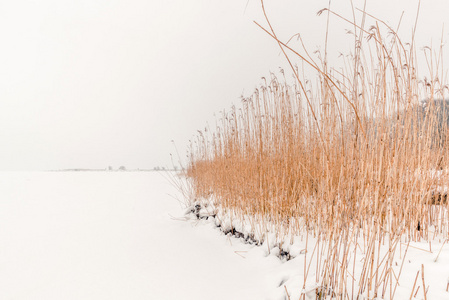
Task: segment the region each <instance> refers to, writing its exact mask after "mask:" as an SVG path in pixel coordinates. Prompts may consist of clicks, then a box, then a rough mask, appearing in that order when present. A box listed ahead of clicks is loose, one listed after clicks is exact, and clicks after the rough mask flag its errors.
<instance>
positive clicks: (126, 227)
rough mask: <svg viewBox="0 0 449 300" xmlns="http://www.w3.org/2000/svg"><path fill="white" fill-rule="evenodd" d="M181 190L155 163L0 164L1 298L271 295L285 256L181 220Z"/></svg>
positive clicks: (212, 297) (252, 297)
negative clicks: (87, 166)
mask: <svg viewBox="0 0 449 300" xmlns="http://www.w3.org/2000/svg"><path fill="white" fill-rule="evenodd" d="M177 193H178V192H177V191H176V189H175V188H174V187H173V186H171V185H170V183H169V182H168V181H167V180H166V178H164V177H163V176H162V175H161V174H159V173H153V172H3V173H0V299H58V300H60V299H184V300H186V299H265V298H267V297H268V298H269V297H270V294H269V293H270V292H273V289H274V290H276V288H277V286H276V279H275V278H274V279H273V276H276V271H277V268H279V266H280V265H281V264H280V261H279V259H277V258H276V257H269V258H266V257H263V256H261V255H259V256H258V255H248V254H249V253H250V252H251V249H252V247H251V246H249V245H244V244H243V243H241V242H240V241H238V240H236V239H234V238H228V237H226V236H224V235H222V234H220V233H219V232H218V231H217V230H214V229H213V227H212V226H208V224H205V223H198V224H196V223H195V222H192V221H183V220H182V217H183V212H184V210H183V209H182V207H181V206H180V204H179V203H178V201H177V200H176V199H175V198H176V197H177V196H180V195H176V194H177ZM239 251H242V252H239ZM245 251H249V252H245ZM244 257H246V258H244ZM272 284H274V285H275V286H274V287H273V286H271V285H272ZM267 293H268V294H267Z"/></svg>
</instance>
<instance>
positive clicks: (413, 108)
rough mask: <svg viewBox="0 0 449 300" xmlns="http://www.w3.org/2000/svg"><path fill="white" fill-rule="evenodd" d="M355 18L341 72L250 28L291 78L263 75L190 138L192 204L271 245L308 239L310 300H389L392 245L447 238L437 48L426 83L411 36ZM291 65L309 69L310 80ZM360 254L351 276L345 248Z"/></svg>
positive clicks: (442, 89)
mask: <svg viewBox="0 0 449 300" xmlns="http://www.w3.org/2000/svg"><path fill="white" fill-rule="evenodd" d="M328 13H330V14H334V15H336V16H337V17H339V18H341V19H343V20H344V21H347V20H346V19H344V18H343V17H341V16H339V15H338V14H335V13H333V12H332V11H328ZM361 14H362V15H363V16H364V19H365V18H366V19H368V20H371V21H372V22H373V24H374V25H373V26H371V27H369V28H364V27H363V26H362V25H360V24H354V23H352V25H353V26H354V28H356V31H355V33H354V37H355V38H354V51H353V53H352V54H351V55H350V56H349V58H346V57H343V61H344V68H343V69H342V70H336V69H333V68H331V67H329V66H328V62H327V61H326V59H325V58H322V59H313V58H312V57H311V56H309V55H308V52H307V50H306V49H303V50H302V52H304V53H305V54H300V53H299V51H296V50H294V49H292V48H291V47H290V46H289V45H287V43H284V42H282V41H280V40H279V39H278V38H277V36H276V33H275V31H274V30H273V28H272V27H271V24H270V23H269V19H268V17H267V24H268V26H267V27H266V28H265V27H262V26H260V25H259V26H260V27H261V28H262V30H264V31H265V32H266V33H267V34H268V36H270V37H271V38H273V39H274V41H275V42H277V43H278V44H279V47H280V48H281V50H282V52H283V53H284V55H285V57H286V59H287V61H288V62H289V63H290V65H291V67H292V69H291V71H292V73H293V75H294V79H295V81H294V82H293V83H292V84H288V83H287V80H286V79H285V77H284V76H283V75H284V74H281V76H278V77H276V76H275V75H274V74H271V76H270V78H267V79H265V84H263V85H262V86H260V87H259V88H257V89H256V90H255V92H254V93H253V94H252V95H251V96H249V97H248V98H245V99H242V104H241V107H239V108H237V107H232V108H231V109H230V111H228V112H226V113H223V115H222V116H221V118H220V119H219V120H217V126H216V128H215V129H214V130H210V129H206V130H205V131H203V132H199V134H198V136H197V139H196V140H195V141H194V142H193V143H192V145H191V150H190V154H189V158H190V162H189V166H188V169H187V175H188V176H189V178H190V180H191V182H192V186H193V191H194V194H195V197H197V198H205V199H213V201H214V202H215V205H216V206H217V207H220V208H221V209H222V211H223V212H225V213H226V212H228V213H229V212H232V215H233V216H234V218H236V219H241V220H243V219H247V218H248V216H249V218H250V219H251V220H252V221H250V223H251V224H252V227H251V228H253V230H254V231H256V227H261V228H265V227H266V226H268V224H269V226H272V227H273V228H274V232H275V233H276V235H277V240H278V241H279V243H282V241H283V240H284V239H285V238H286V237H287V236H291V235H301V234H304V233H305V234H306V238H307V237H309V236H310V238H311V239H313V240H314V243H315V246H314V248H312V249H313V251H312V253H310V254H308V255H309V256H308V257H307V259H306V258H305V261H306V263H305V266H306V265H307V266H308V268H310V265H314V268H315V274H316V279H314V280H315V281H316V282H318V283H319V284H318V286H317V289H316V295H317V298H319V299H324V298H325V297H335V296H338V297H344V298H353V297H355V296H357V295H362V294H364V295H365V294H366V295H367V296H368V297H370V298H371V297H374V296H379V297H382V298H384V297H387V296H389V297H390V298H391V299H392V298H393V297H394V293H395V290H396V286H397V281H398V277H397V275H398V274H395V275H393V271H392V264H393V257H394V253H395V251H396V249H397V248H398V247H401V245H402V243H407V242H409V241H420V240H425V241H430V240H431V239H432V238H433V237H434V236H436V235H440V236H443V237H444V238H448V232H449V223H448V216H447V208H448V204H447V202H446V201H445V199H446V198H445V197H446V196H445V195H444V186H445V182H447V179H448V172H447V170H448V168H447V167H448V159H449V158H448V150H449V147H448V146H449V144H448V143H449V141H448V140H447V138H446V131H447V126H448V124H447V118H448V116H447V114H448V109H447V108H445V107H446V106H445V105H444V103H445V102H442V101H438V100H436V99H443V98H444V96H445V90H446V89H447V86H446V85H445V84H444V79H445V77H444V76H443V71H442V70H443V68H442V64H441V51H440V52H433V51H432V50H427V53H431V59H432V61H431V62H429V73H430V78H427V79H426V80H425V81H423V80H420V77H419V75H418V71H417V51H416V47H415V45H414V43H413V41H412V42H411V43H408V44H405V43H403V42H402V41H401V40H400V39H399V37H398V35H397V34H396V32H395V30H393V29H392V28H391V27H389V26H387V25H386V24H385V23H384V22H382V21H380V20H378V19H377V18H375V17H373V16H371V15H369V14H367V13H366V12H363V11H362V12H361ZM348 22H349V21H348ZM439 50H440V49H439ZM323 56H324V57H325V55H323ZM293 62H299V63H300V64H303V65H305V66H306V67H305V68H306V69H307V68H308V69H311V70H313V71H314V72H315V74H316V82H313V83H311V82H310V81H308V80H307V79H306V78H305V77H304V76H303V75H301V74H303V72H302V71H303V70H300V69H298V68H297V67H296V66H295V65H294V64H293ZM423 99H427V102H426V105H425V106H423V105H422V104H421V103H420V100H423ZM442 120H443V121H442ZM437 204H438V205H437ZM430 229H432V230H430ZM262 238H263V236H262ZM381 245H387V249H388V251H386V252H382V251H381V250H380V249H381ZM357 248H359V249H361V250H357ZM362 249H363V252H364V253H365V254H366V256H365V261H364V263H363V268H362V269H360V270H356V269H355V262H354V261H353V260H354V257H355V256H354V255H355V254H351V253H354V252H356V251H362ZM351 255H352V256H351ZM351 257H353V258H352V259H351ZM304 273H305V274H307V273H308V269H306V267H305V270H304ZM348 275H350V276H349V277H348ZM399 276H400V274H399ZM305 277H307V276H306V275H305ZM347 278H352V279H351V280H350V281H349V283H348V281H347ZM305 281H306V279H305ZM351 281H352V283H350V282H351ZM355 283H357V284H355ZM304 285H305V282H304ZM304 297H305V295H304ZM304 299H305V298H304Z"/></svg>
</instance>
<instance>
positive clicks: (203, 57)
mask: <svg viewBox="0 0 449 300" xmlns="http://www.w3.org/2000/svg"><path fill="white" fill-rule="evenodd" d="M353 3H354V5H355V6H356V7H362V6H363V1H359V0H354V1H353ZM417 3H418V2H417V1H415V0H413V1H412V0H395V1H392V0H388V1H387V0H376V1H374V0H368V1H367V10H368V11H369V12H370V13H373V14H375V15H376V16H378V17H380V18H382V19H384V20H386V21H388V23H390V24H391V25H393V26H396V25H397V23H398V20H399V17H400V15H401V13H402V11H405V15H404V19H403V22H402V26H401V31H400V32H401V33H403V34H404V36H405V37H406V38H408V37H409V35H410V31H411V27H412V24H413V22H414V19H415V15H416V9H417ZM327 5H328V0H315V1H310V0H309V1H304V0H296V1H293V0H285V1H275V0H266V8H267V11H268V13H269V15H270V17H271V20H272V23H273V25H274V26H275V28H277V30H278V33H279V36H280V37H282V38H283V39H284V40H286V39H288V38H289V37H290V36H291V35H293V34H295V33H298V32H300V33H301V35H302V37H303V39H304V41H305V42H306V44H307V45H308V46H309V49H311V50H312V51H313V50H315V49H317V46H319V45H323V42H324V28H325V23H326V16H325V15H324V14H323V15H322V16H321V17H317V16H316V12H317V11H318V10H319V9H321V8H324V7H326V6H327ZM331 8H332V9H333V10H335V11H338V12H341V13H343V14H344V15H345V16H347V17H348V18H352V14H351V11H350V1H349V0H334V1H333V2H332V4H331ZM447 16H449V2H448V1H447V0H445V1H443V0H438V1H428V0H423V3H421V12H420V18H419V24H418V34H417V46H419V47H422V46H425V45H430V43H431V41H433V45H434V47H435V46H438V44H439V40H440V38H441V30H442V27H443V23H444V20H445V19H447ZM253 20H257V21H259V22H260V23H263V24H264V20H263V17H262V15H261V8H260V2H259V1H257V0H250V1H247V0H227V1H224V0H220V1H219V0H203V1H201V0H192V1H185V0H172V1H169V0H166V1H153V0H150V1H149V0H145V1H144V0H76V1H75V0H72V1H69V0H40V1H35V0H34V1H33V0H15V1H10V0H9V1H5V0H1V1H0V39H1V44H0V45H1V47H0V169H1V170H23V169H28V170H48V169H62V168H76V167H79V168H106V167H107V166H108V165H112V166H114V167H115V168H116V167H118V166H121V165H124V166H126V167H128V168H152V167H154V166H158V165H160V166H170V165H171V162H170V153H175V150H174V148H173V145H172V143H171V140H174V141H175V142H176V145H177V146H178V148H179V152H180V154H181V156H184V155H185V151H186V146H187V144H188V141H189V139H191V138H192V137H193V136H194V135H195V133H196V130H197V129H202V128H204V126H205V125H206V122H213V120H214V117H213V115H214V113H218V112H219V111H221V110H223V109H228V108H229V107H230V106H231V105H232V104H238V103H239V101H240V100H239V99H240V96H241V95H245V96H249V95H250V94H251V92H252V91H253V90H254V88H255V87H256V86H257V85H259V84H260V83H261V82H262V80H261V77H262V76H267V75H268V74H269V72H270V71H273V72H275V73H278V70H279V67H280V66H284V67H285V62H284V60H283V58H282V57H281V56H280V55H279V49H278V48H277V45H276V43H274V42H273V40H271V39H270V38H269V37H268V36H267V35H266V34H265V33H263V32H262V31H261V30H260V29H259V28H257V26H256V25H255V24H254V23H253V22H252V21H253ZM368 23H372V22H368ZM345 28H347V29H351V26H350V25H347V24H344V23H343V22H342V21H341V20H337V19H336V18H331V34H334V35H333V36H334V38H333V39H331V40H330V44H329V50H330V51H331V52H333V53H337V52H338V51H342V52H344V51H349V50H350V49H351V48H350V47H349V46H348V45H349V44H348V43H347V40H346V41H345V40H344V38H345V36H344V29H345ZM446 32H448V33H449V28H448V29H447V30H446ZM448 39H449V35H448V34H447V33H444V34H443V41H447V40H448ZM447 51H448V49H447V47H446V52H447ZM176 160H177V159H176Z"/></svg>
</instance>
